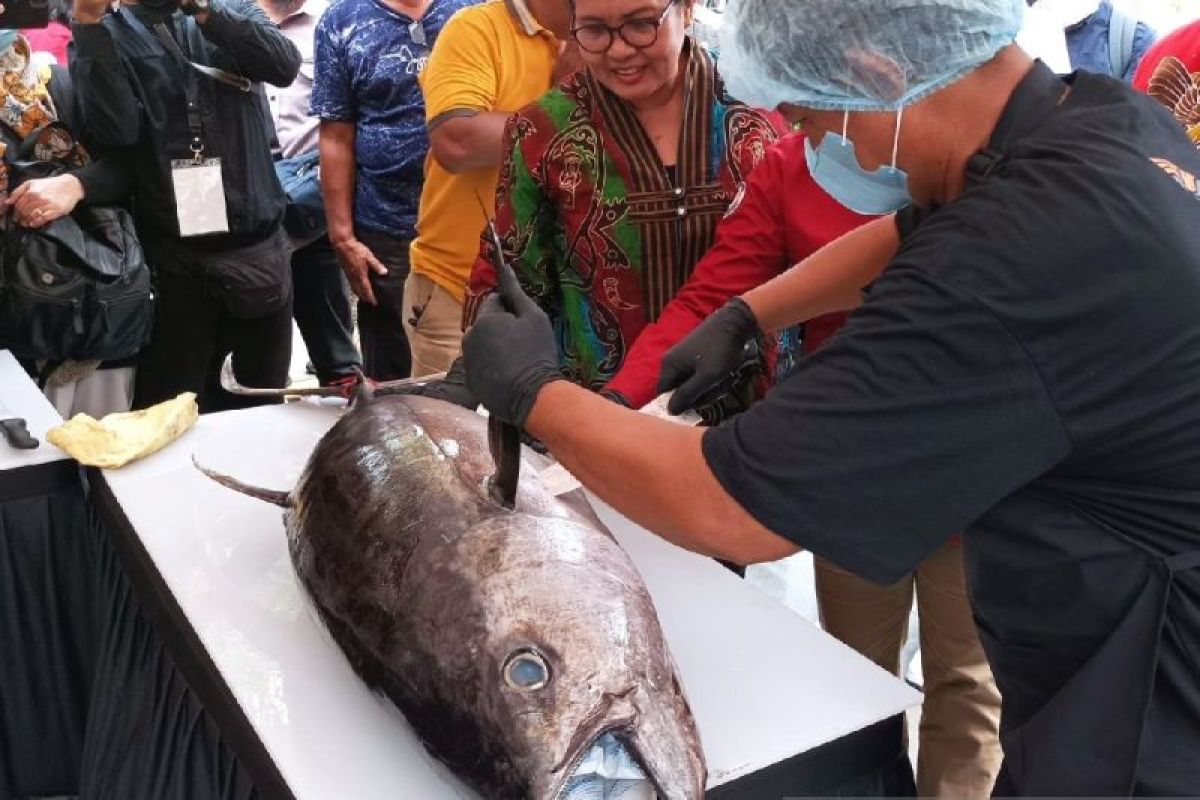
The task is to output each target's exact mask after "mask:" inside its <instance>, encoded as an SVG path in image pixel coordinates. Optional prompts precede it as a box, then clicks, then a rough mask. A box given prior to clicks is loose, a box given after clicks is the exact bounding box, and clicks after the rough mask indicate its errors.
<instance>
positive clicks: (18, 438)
mask: <svg viewBox="0 0 1200 800" xmlns="http://www.w3.org/2000/svg"><path fill="white" fill-rule="evenodd" d="M0 432H3V433H4V440H5V441H7V442H8V444H9V446H10V447H15V448H17V449H18V450H34V449H36V448H37V446H38V444H39V442H38V440H37V439H35V438H33V437H32V436H30V435H29V429H28V428H26V427H25V420H23V419H16V418H15V417H14V418H12V419H0Z"/></svg>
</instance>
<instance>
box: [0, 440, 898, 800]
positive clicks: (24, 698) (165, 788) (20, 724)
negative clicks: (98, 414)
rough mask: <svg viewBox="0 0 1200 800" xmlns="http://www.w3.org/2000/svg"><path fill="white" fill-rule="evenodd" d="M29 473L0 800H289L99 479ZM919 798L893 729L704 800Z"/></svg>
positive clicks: (856, 738)
mask: <svg viewBox="0 0 1200 800" xmlns="http://www.w3.org/2000/svg"><path fill="white" fill-rule="evenodd" d="M31 469H32V470H36V471H37V472H36V474H30V475H26V476H23V477H22V479H21V480H19V481H18V480H13V473H14V472H21V470H15V471H9V472H6V473H3V476H2V478H0V604H2V605H0V798H13V797H15V798H23V797H40V796H72V795H78V797H80V798H82V800H175V799H176V798H178V800H260V798H261V800H275V799H276V798H279V799H280V800H289V799H290V798H292V794H291V792H290V790H289V789H288V788H287V786H286V784H285V783H284V781H283V779H282V776H281V775H280V773H279V771H278V769H277V768H276V766H275V765H274V763H273V762H272V761H271V759H270V757H269V755H268V754H267V752H266V749H265V748H264V746H263V745H262V743H261V741H259V739H258V737H257V736H256V735H255V733H254V731H253V729H252V728H251V726H250V724H249V722H248V720H247V719H246V717H245V715H244V713H243V712H242V711H241V709H240V707H239V706H238V704H237V703H236V702H235V701H234V698H233V695H232V693H231V692H230V690H229V688H228V686H227V685H226V684H225V683H224V681H223V679H222V678H221V676H220V673H219V671H218V670H217V669H216V667H215V665H214V664H213V663H212V660H211V658H210V657H209V656H208V654H207V652H206V651H205V650H204V648H203V647H202V646H201V644H200V642H199V639H198V638H197V637H196V635H195V632H194V631H193V630H192V628H191V626H190V625H189V624H188V622H187V620H186V618H185V617H184V615H183V613H182V610H181V609H180V608H179V607H178V605H177V603H176V602H175V600H174V598H173V597H172V596H171V594H170V592H169V591H167V589H166V586H165V584H164V583H163V581H162V578H161V576H160V575H159V574H158V571H157V570H156V569H155V568H154V565H153V564H152V563H151V562H150V560H149V557H148V556H147V554H146V552H145V550H144V548H143V547H142V545H141V542H140V540H139V539H138V537H137V536H136V534H135V533H134V531H133V530H132V528H131V526H130V525H129V522H128V520H127V519H126V518H125V516H124V514H123V512H122V511H121V509H120V506H119V505H118V504H117V503H116V501H115V499H114V498H113V496H112V493H111V491H110V490H109V488H108V486H107V484H106V483H105V482H104V480H103V477H102V476H101V475H100V474H99V473H98V472H95V471H90V472H89V473H88V475H87V481H88V482H89V483H90V487H91V491H90V498H89V497H88V496H87V495H86V494H85V491H84V488H83V482H82V481H81V479H80V475H79V472H78V471H77V470H76V469H75V468H73V467H72V466H70V465H69V464H67V463H63V462H59V463H57V464H54V465H49V466H48V467H45V468H31ZM6 487H7V488H6ZM914 794H915V787H914V785H913V778H912V769H911V767H910V765H909V762H908V758H907V756H906V755H905V749H904V741H903V720H902V719H901V718H895V719H892V720H885V721H884V722H881V723H879V724H877V725H874V726H871V727H869V728H867V729H865V730H863V731H859V732H857V733H854V734H851V735H850V736H846V737H844V738H842V739H839V740H837V741H836V742H832V743H830V744H828V745H825V746H824V747H821V748H817V749H816V750H813V751H811V752H809V753H804V754H801V755H799V756H796V757H794V758H792V759H789V760H787V761H784V762H782V763H780V764H777V765H774V766H773V767H771V768H769V769H766V770H763V771H761V772H758V773H755V774H753V775H750V776H747V777H745V778H742V779H739V780H737V781H735V782H733V783H731V784H728V785H725V786H722V787H720V788H718V789H715V790H713V791H712V792H710V793H709V797H710V798H713V799H714V800H735V799H740V798H747V799H750V798H753V800H765V799H766V798H784V797H801V796H822V797H899V796H912V795H914ZM396 796H397V797H402V796H403V789H402V787H398V791H397V795H396ZM319 800H325V799H324V798H320V799H319ZM329 800H341V799H340V798H329Z"/></svg>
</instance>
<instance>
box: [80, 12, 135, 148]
mask: <svg viewBox="0 0 1200 800" xmlns="http://www.w3.org/2000/svg"><path fill="white" fill-rule="evenodd" d="M106 14H108V3H107V2H106V0H75V4H74V7H73V8H72V16H73V18H74V20H75V21H74V23H73V24H72V25H71V34H72V39H73V44H72V52H71V65H70V72H71V83H72V85H73V86H74V93H75V97H76V98H77V100H76V105H77V110H78V116H79V125H78V130H76V131H75V133H76V135H77V136H79V138H80V139H81V140H83V141H84V142H87V143H88V144H90V145H92V146H94V147H95V146H98V147H128V146H129V145H132V144H134V143H136V142H137V140H138V136H139V134H140V132H141V118H142V114H141V104H140V103H139V102H138V99H137V96H136V95H135V94H134V89H133V85H132V84H131V83H130V80H129V76H128V74H127V73H126V71H125V65H124V63H122V61H121V57H120V55H119V54H118V53H117V46H116V43H115V42H113V39H112V34H110V33H109V32H108V29H107V28H105V27H104V25H103V24H102V23H101V20H102V19H103V18H104V16H105V15H106Z"/></svg>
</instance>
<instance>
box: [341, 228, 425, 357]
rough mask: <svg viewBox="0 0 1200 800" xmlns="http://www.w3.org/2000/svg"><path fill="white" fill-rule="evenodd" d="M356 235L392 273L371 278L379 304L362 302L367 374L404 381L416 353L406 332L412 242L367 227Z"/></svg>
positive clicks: (360, 311)
mask: <svg viewBox="0 0 1200 800" xmlns="http://www.w3.org/2000/svg"><path fill="white" fill-rule="evenodd" d="M355 235H356V236H358V240H359V241H360V242H362V243H363V244H365V245H366V246H367V247H369V248H370V249H371V252H372V253H374V254H375V257H376V258H378V259H379V260H380V261H381V262H382V263H383V265H384V266H385V267H387V271H388V274H387V275H377V274H375V273H374V272H372V273H371V275H370V279H371V289H372V290H373V291H374V292H375V302H376V305H371V304H369V303H364V302H363V301H362V300H359V301H358V338H359V342H360V343H361V344H362V355H363V371H364V372H365V373H366V374H367V377H369V378H374V379H375V380H377V381H394V380H403V379H404V378H407V377H409V376H410V375H411V374H412V351H411V350H409V347H408V336H407V335H405V333H404V282H405V281H406V280H408V271H409V265H408V246H409V244H410V243H411V242H410V240H409V239H398V238H396V237H395V236H390V235H388V234H386V233H380V232H378V231H372V230H367V229H365V228H359V229H358V230H356V231H355Z"/></svg>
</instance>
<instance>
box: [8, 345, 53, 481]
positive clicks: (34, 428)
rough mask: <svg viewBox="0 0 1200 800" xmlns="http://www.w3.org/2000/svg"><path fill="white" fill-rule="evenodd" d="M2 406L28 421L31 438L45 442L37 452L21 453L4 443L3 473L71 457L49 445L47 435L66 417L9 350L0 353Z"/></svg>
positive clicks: (24, 451)
mask: <svg viewBox="0 0 1200 800" xmlns="http://www.w3.org/2000/svg"><path fill="white" fill-rule="evenodd" d="M0 406H3V408H7V409H8V411H9V413H10V414H12V415H15V416H17V417H22V418H24V419H25V424H26V427H28V428H29V435H30V436H33V437H34V438H35V439H37V440H38V441H39V442H41V446H40V447H38V448H37V449H35V450H17V449H16V448H13V447H9V446H8V444H7V443H6V442H5V441H4V440H3V439H0V470H6V469H15V468H17V467H32V466H35V465H37V464H46V463H49V462H51V461H58V460H60V459H63V458H66V457H67V456H66V454H65V453H63V452H62V451H61V450H59V449H58V448H57V447H55V446H54V445H52V444H50V443H49V442H47V441H46V431H48V430H50V429H51V428H53V427H55V426H57V425H61V424H62V417H60V416H59V415H58V412H57V411H55V410H54V406H52V405H50V401H49V400H47V399H46V396H45V395H44V394H42V393H41V392H40V391H38V388H37V386H36V385H34V383H33V381H31V380H29V376H28V375H26V374H25V370H23V369H21V365H20V364H18V363H17V360H16V359H15V358H13V356H12V354H11V353H9V352H8V351H7V350H0ZM2 410H3V409H0V412H2Z"/></svg>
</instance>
